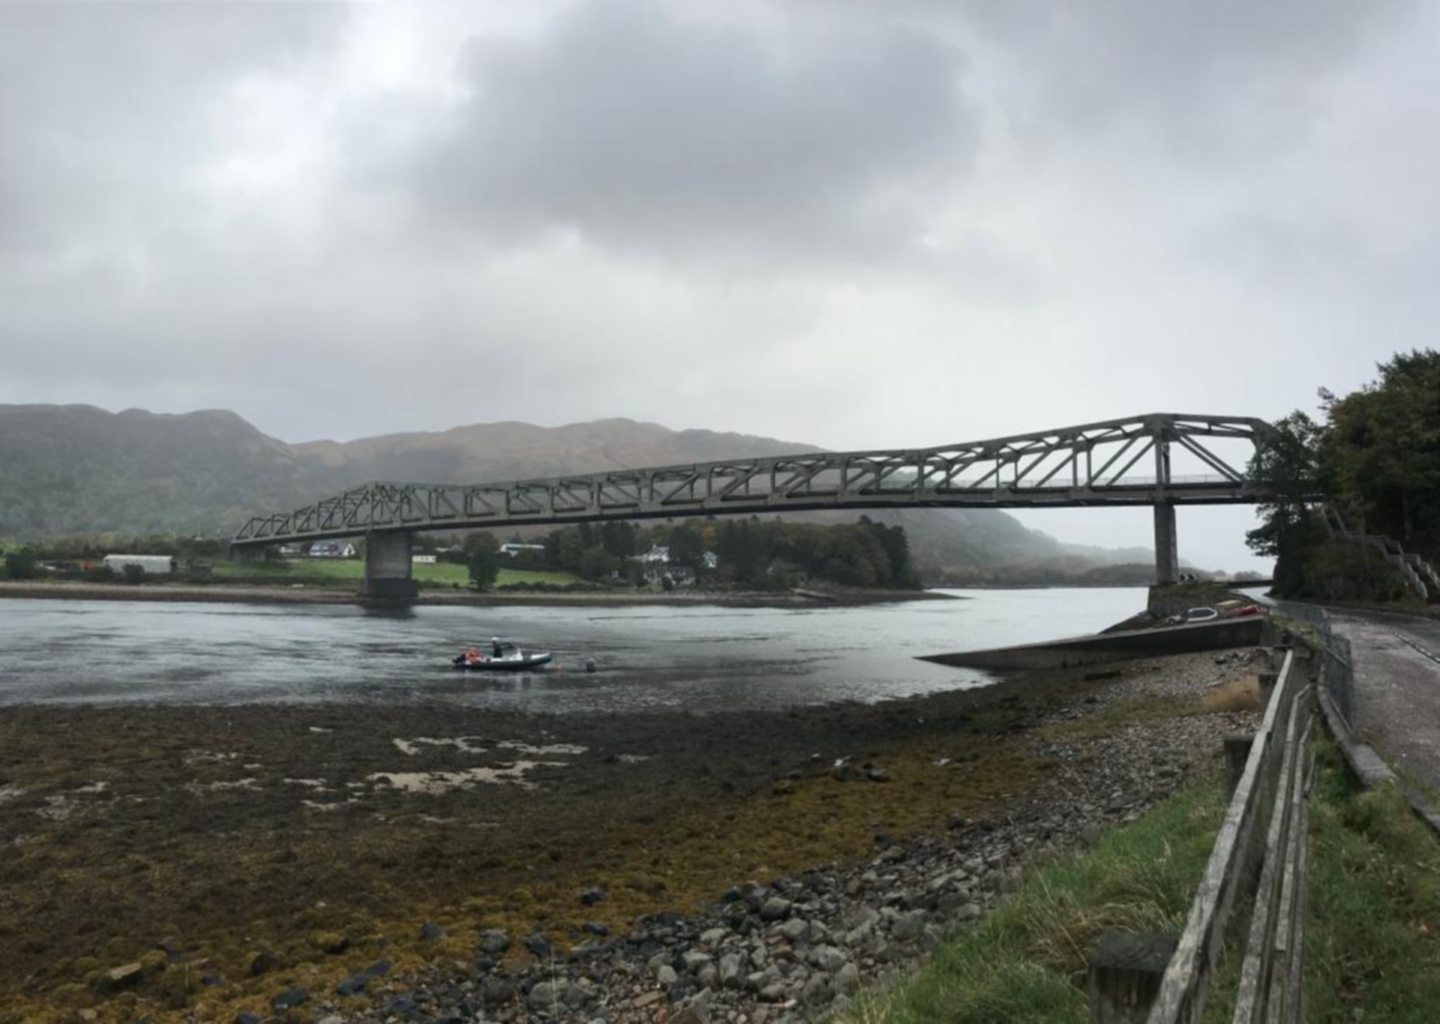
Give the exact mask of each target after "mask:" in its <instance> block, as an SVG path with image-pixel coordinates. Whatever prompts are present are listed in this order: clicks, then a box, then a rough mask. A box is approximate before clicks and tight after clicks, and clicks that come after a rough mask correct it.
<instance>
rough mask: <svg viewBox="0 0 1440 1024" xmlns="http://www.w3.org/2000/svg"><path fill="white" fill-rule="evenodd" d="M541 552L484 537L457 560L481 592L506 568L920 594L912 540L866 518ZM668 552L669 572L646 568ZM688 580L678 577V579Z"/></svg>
mask: <svg viewBox="0 0 1440 1024" xmlns="http://www.w3.org/2000/svg"><path fill="white" fill-rule="evenodd" d="M530 543H532V544H536V545H537V546H538V550H535V549H525V550H522V551H520V552H518V553H517V554H516V555H515V556H514V557H513V558H512V557H510V556H507V555H502V554H500V552H499V548H500V542H499V541H498V540H497V539H496V538H495V536H494V535H493V534H491V533H489V532H486V531H479V532H476V533H471V534H468V535H467V536H466V537H465V540H464V543H463V545H462V547H461V548H460V549H459V552H448V553H442V557H451V558H456V556H457V554H458V555H459V558H457V560H459V559H460V558H463V560H464V561H466V562H467V563H468V564H469V566H470V576H471V579H472V580H474V581H475V582H476V583H477V585H479V586H482V587H485V586H489V585H490V584H492V583H493V582H494V580H495V578H496V576H497V574H498V571H499V569H500V568H501V566H507V565H508V566H513V567H515V568H519V569H549V570H558V571H563V572H571V573H574V574H575V575H577V576H579V577H581V578H582V579H586V580H596V581H601V580H614V579H617V578H619V579H623V580H625V581H628V582H630V583H633V584H635V585H637V586H643V585H645V584H646V583H647V582H649V581H650V580H651V579H652V578H653V577H656V576H658V577H660V578H661V580H662V581H663V580H664V579H665V578H666V576H667V575H669V576H671V577H672V578H673V576H678V575H682V574H683V575H684V576H685V577H687V578H688V577H693V578H694V579H696V580H698V581H701V582H706V583H710V584H714V585H719V586H740V587H744V588H747V589H752V590H768V589H782V588H789V587H794V586H803V585H804V584H806V583H810V582H825V583H832V584H837V585H840V586H847V587H880V588H895V589H913V588H916V587H918V586H919V585H920V581H919V576H918V573H917V572H916V569H915V566H914V564H913V562H912V561H911V558H910V545H909V541H908V540H907V539H906V536H905V530H904V528H903V527H899V526H886V525H885V524H883V523H876V522H873V521H872V520H870V519H869V518H868V517H865V516H862V517H861V518H860V521H859V522H858V523H853V524H843V525H836V526H821V525H816V524H811V523H787V522H782V521H780V520H761V519H759V518H757V517H750V518H748V519H725V520H716V519H706V520H702V521H699V522H685V523H679V524H670V523H664V524H659V525H653V526H639V525H636V524H633V523H629V522H625V521H615V522H607V523H598V524H592V523H578V524H576V525H574V526H566V527H561V528H559V529H555V530H551V531H550V532H549V533H547V534H545V535H544V537H543V538H541V539H540V540H539V541H533V540H532V541H531V542H530ZM657 548H663V549H666V555H667V558H666V560H665V561H664V562H659V561H651V560H648V559H647V558H646V557H645V556H647V555H648V554H649V553H650V552H652V551H653V550H655V549H657ZM676 570H680V572H678V573H677V572H676Z"/></svg>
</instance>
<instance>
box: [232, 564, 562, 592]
mask: <svg viewBox="0 0 1440 1024" xmlns="http://www.w3.org/2000/svg"><path fill="white" fill-rule="evenodd" d="M411 572H412V573H413V574H414V577H415V581H416V582H417V583H419V584H420V585H421V586H422V587H454V586H459V587H462V588H463V587H467V586H469V585H470V576H469V572H468V570H467V568H466V566H463V565H455V564H453V563H450V562H437V563H435V564H434V565H415V566H412V567H411ZM364 575H365V563H364V562H363V561H361V560H360V559H358V558H310V559H296V560H295V561H291V562H217V563H216V564H215V577H216V579H220V580H226V581H229V582H232V583H234V582H241V581H244V582H247V583H276V584H282V585H283V584H290V583H304V584H306V585H307V586H315V587H327V586H328V587H334V586H340V585H348V584H351V583H354V584H357V585H358V584H359V582H360V580H361V579H362V578H363V577H364ZM537 583H543V584H548V585H550V586H557V587H563V586H568V585H570V584H577V583H578V584H582V585H583V584H584V583H585V581H584V580H582V579H581V578H580V577H579V576H576V575H575V574H574V573H569V572H548V571H545V570H541V569H501V570H500V575H499V577H498V578H497V579H496V580H495V585H496V586H497V587H503V586H506V585H521V586H534V585H535V584H537Z"/></svg>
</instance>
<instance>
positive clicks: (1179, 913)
mask: <svg viewBox="0 0 1440 1024" xmlns="http://www.w3.org/2000/svg"><path fill="white" fill-rule="evenodd" d="M1224 809H1225V792H1224V790H1223V788H1222V786H1221V784H1220V782H1219V781H1218V780H1216V779H1210V780H1206V781H1204V782H1202V783H1200V784H1198V785H1196V786H1193V787H1191V788H1188V789H1186V790H1183V791H1182V792H1180V793H1178V794H1176V795H1175V796H1173V797H1171V798H1170V799H1168V800H1166V801H1165V802H1163V803H1162V804H1160V805H1159V806H1158V807H1156V808H1155V809H1154V810H1153V811H1151V812H1150V813H1149V814H1147V815H1146V816H1145V817H1143V818H1142V819H1140V820H1139V821H1137V822H1135V823H1133V824H1131V825H1129V826H1126V827H1124V828H1121V829H1117V830H1115V831H1112V832H1110V833H1109V834H1107V835H1106V836H1104V837H1103V838H1102V839H1101V841H1100V842H1099V843H1097V844H1096V845H1095V846H1094V847H1093V848H1092V849H1090V850H1089V851H1087V852H1085V853H1083V854H1076V853H1072V854H1068V855H1062V856H1060V857H1058V858H1057V859H1055V860H1053V861H1051V862H1050V863H1048V864H1046V865H1043V866H1041V867H1038V868H1037V869H1035V870H1033V871H1032V872H1031V873H1030V874H1029V875H1028V876H1027V877H1026V879H1025V880H1024V881H1023V883H1022V884H1021V886H1020V888H1019V889H1018V890H1017V891H1016V892H1015V893H1014V894H1013V895H1012V896H1011V898H1010V899H1009V900H1007V901H1006V902H1005V903H1004V904H1003V905H1002V906H1001V907H1000V908H999V909H997V910H996V911H995V912H993V913H992V914H990V915H989V916H988V917H986V918H985V919H984V920H983V921H982V922H981V924H980V925H979V926H978V927H977V928H975V929H974V930H973V931H970V932H968V933H964V934H961V935H960V936H958V937H957V938H955V939H953V940H952V941H950V942H948V943H947V944H945V945H944V946H942V947H941V949H940V950H939V951H938V952H937V953H936V955H935V956H934V958H933V959H932V960H931V961H930V962H929V963H928V964H927V965H926V966H925V967H924V968H923V969H922V970H921V971H919V972H918V973H917V974H915V975H913V976H911V977H909V978H906V979H904V980H901V981H898V982H896V983H894V984H892V985H890V986H882V987H881V988H879V989H877V990H871V991H869V992H866V993H864V994H862V995H861V996H860V998H859V999H857V1001H856V1003H855V1006H854V1007H853V1009H852V1011H851V1014H850V1018H849V1019H850V1020H851V1021H854V1022H859V1024H933V1022H936V1021H943V1022H945V1024H970V1022H973V1024H982V1022H983V1024H992V1022H1001V1021H1006V1022H1011V1021H1013V1022H1028V1021H1034V1022H1041V1021H1044V1022H1047V1024H1049V1022H1063V1021H1073V1022H1075V1024H1083V1022H1085V1021H1088V1019H1089V1010H1088V1002H1087V998H1086V994H1085V990H1084V986H1085V974H1086V957H1087V956H1088V955H1089V954H1090V953H1091V952H1092V951H1093V950H1094V948H1095V945H1096V943H1097V941H1098V939H1099V937H1100V935H1101V933H1102V932H1105V931H1108V930H1111V929H1118V930H1123V931H1157V932H1164V931H1169V932H1179V930H1180V929H1181V928H1183V927H1184V924H1185V916H1186V914H1187V913H1188V912H1189V909H1190V903H1191V900H1192V899H1193V898H1194V895H1195V888H1196V886H1197V885H1198V884H1199V882H1200V876H1201V875H1202V874H1203V872H1204V870H1205V864H1206V861H1207V860H1208V859H1209V856H1210V848H1211V846H1212V844H1213V843H1214V839H1215V833H1216V831H1217V830H1218V829H1219V825H1220V819H1221V817H1222V815H1223V813H1224Z"/></svg>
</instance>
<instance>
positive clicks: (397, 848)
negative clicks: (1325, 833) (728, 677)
mask: <svg viewBox="0 0 1440 1024" xmlns="http://www.w3.org/2000/svg"><path fill="white" fill-rule="evenodd" d="M1263 657H1264V655H1263V653H1262V652H1258V651H1256V652H1243V653H1236V654H1221V655H1214V654H1206V655H1184V656H1177V657H1172V658H1164V659H1153V660H1149V661H1145V662H1136V663H1130V664H1127V665H1124V666H1119V667H1114V668H1108V669H1107V670H1106V671H1101V672H1095V671H1091V672H1089V673H1086V672H1083V671H1079V670H1070V671H1056V672H1048V673H1031V674H1027V675H1026V676H1023V677H1017V678H1015V679H1011V680H1008V681H1006V682H1004V683H1002V684H1000V685H997V686H994V687H988V688H985V689H983V690H979V691H969V692H963V691H956V692H952V693H946V694H940V695H936V696H932V697H928V698H924V699H918V700H907V701H896V702H889V703H886V704H879V705H871V706H856V705H842V706H836V707H830V708H822V709H813V710H809V711H806V712H804V713H803V714H802V713H797V712H779V713H771V714H748V715H744V716H740V715H735V716H730V715H714V716H703V717H696V716H690V715H674V714H663V713H652V714H646V715H619V714H617V715H607V716H594V717H589V716H565V717H562V718H547V717H537V716H518V715H517V716H504V715H500V716H497V715H494V714H490V715H486V716H483V717H482V716H478V715H476V716H469V717H467V715H466V713H465V712H464V711H457V710H456V709H453V708H449V709H430V708H395V707H384V708H357V707H348V706H347V707H338V706H324V707H310V708H274V707H271V708H260V707H235V708H215V709H208V708H207V709H178V708H170V709H164V708H144V709H124V708H108V709H107V708H92V709H58V708H24V709H13V708H12V709H5V710H4V711H3V712H0V733H3V735H0V740H3V741H4V742H3V743H0V907H3V908H6V910H5V915H6V916H4V917H3V918H0V942H3V943H4V944H6V945H7V947H9V948H11V949H12V950H14V954H13V955H12V958H11V960H10V962H8V963H6V964H0V986H3V987H0V1021H6V1022H7V1024H8V1022H12V1021H14V1022H18V1021H27V1022H28V1021H31V1020H36V1021H56V1022H59V1021H66V1022H70V1021H74V1020H77V1019H83V1020H87V1021H97V1022H103V1024H108V1022H111V1021H116V1022H118V1021H133V1020H139V1019H142V1018H145V1017H148V1018H149V1019H151V1020H153V1021H155V1022H157V1024H158V1022H164V1021H197V1022H198V1021H218V1022H225V1024H228V1022H230V1021H237V1022H241V1024H256V1022H259V1021H265V1022H270V1021H276V1020H279V1021H295V1022H305V1024H315V1022H320V1024H380V1022H428V1024H434V1022H438V1021H449V1022H459V1021H495V1022H504V1024H512V1022H521V1021H529V1020H545V1021H557V1022H558V1021H577V1022H592V1021H607V1022H616V1024H619V1022H629V1021H646V1022H651V1021H653V1022H657V1024H658V1022H660V1021H662V1020H665V1021H675V1020H677V1019H678V1018H677V1015H678V1014H680V1013H683V1012H686V1011H689V1012H690V1014H691V1015H690V1016H689V1017H687V1018H684V1019H688V1020H691V1021H694V1020H696V1019H698V1018H701V1017H703V1019H705V1020H708V1021H726V1022H733V1024H781V1022H792V1021H793V1022H796V1024H798V1022H799V1021H801V1020H811V1019H817V1018H824V1017H826V1016H830V1015H834V1014H835V1013H838V1012H841V1011H843V1010H844V1009H845V1008H846V1007H847V1006H849V1005H850V1000H851V999H852V997H853V995H854V993H855V991H856V989H857V987H858V986H859V985H861V984H864V983H866V982H872V981H875V980H877V979H881V978H883V977H885V976H886V975H887V974H889V973H890V972H893V971H896V970H897V969H900V968H902V967H903V966H905V965H907V964H910V963H912V962H914V961H915V960H917V959H919V958H922V957H924V956H925V955H926V954H927V953H928V952H929V951H930V950H931V949H933V948H934V945H935V943H936V941H937V940H938V938H939V937H940V936H941V935H942V934H944V933H945V932H946V931H948V930H950V929H954V928H963V927H966V926H967V924H968V923H969V922H972V921H976V920H978V919H980V918H981V917H982V916H983V915H984V914H985V912H986V911H987V909H988V908H989V907H990V906H992V905H993V903H994V902H995V901H996V900H997V899H999V898H1001V895H1002V894H1003V893H1004V892H1005V891H1006V890H1007V889H1008V888H1009V887H1010V886H1011V885H1012V884H1013V883H1014V881H1015V879H1016V878H1017V875H1018V872H1019V871H1020V870H1021V869H1022V867H1023V866H1024V865H1025V864H1026V863H1027V862H1028V861H1030V860H1031V859H1032V858H1033V857H1034V856H1035V855H1036V854H1037V853H1039V852H1040V851H1044V850H1049V849H1053V848H1056V847H1063V846H1069V845H1073V844H1084V843H1088V842H1090V841H1092V840H1093V839H1094V838H1095V837H1096V836H1098V835H1099V834H1100V833H1101V832H1102V831H1103V830H1104V829H1106V828H1108V827H1111V826H1113V825H1115V824H1117V823H1119V822H1123V821H1126V820H1128V819H1131V818H1133V817H1135V816H1137V815H1138V814H1140V813H1141V812H1142V811H1143V810H1144V809H1145V808H1146V807H1148V806H1150V805H1151V804H1152V803H1154V802H1155V801H1157V800H1159V799H1161V798H1162V797H1164V796H1165V795H1166V794H1168V793H1170V792H1171V791H1172V790H1173V789H1174V788H1176V787H1177V786H1178V785H1180V784H1181V782H1182V780H1184V779H1186V778H1188V777H1190V776H1192V775H1193V774H1194V773H1196V772H1197V771H1206V770H1210V769H1211V768H1212V767H1213V766H1214V765H1216V764H1217V762H1218V751H1219V749H1220V744H1221V737H1222V736H1223V735H1224V734H1225V733H1226V732H1230V731H1234V730H1236V729H1238V728H1241V727H1243V726H1245V724H1246V723H1247V722H1249V721H1250V720H1251V718H1252V715H1253V712H1251V711H1247V710H1230V709H1231V708H1234V707H1236V706H1237V705H1236V702H1235V701H1234V700H1233V699H1231V698H1233V696H1234V693H1235V692H1236V687H1243V686H1244V685H1246V684H1247V683H1253V678H1254V674H1255V673H1256V671H1258V670H1259V669H1261V668H1263V667H1264V666H1263V664H1262V661H1261V659H1263ZM1217 695H1226V699H1223V700H1215V699H1214V698H1215V697H1216V696H1217ZM1243 704H1244V701H1241V702H1240V706H1243ZM60 746H63V747H64V748H65V753H64V756H63V757H60V756H57V755H56V753H55V751H56V749H57V747H60ZM47 752H48V753H47ZM401 769H405V770H403V771H402V770H401ZM76 865H88V867H86V868H85V869H84V873H83V874H82V875H81V876H78V877H77V876H76V874H75V870H76ZM89 883H93V884H89Z"/></svg>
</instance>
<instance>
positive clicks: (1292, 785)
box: [1090, 649, 1314, 1024]
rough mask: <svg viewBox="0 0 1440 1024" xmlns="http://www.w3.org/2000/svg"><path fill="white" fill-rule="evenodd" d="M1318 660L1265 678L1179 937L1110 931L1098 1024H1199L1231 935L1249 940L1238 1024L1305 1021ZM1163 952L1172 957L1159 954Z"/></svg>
mask: <svg viewBox="0 0 1440 1024" xmlns="http://www.w3.org/2000/svg"><path fill="white" fill-rule="evenodd" d="M1309 653H1310V652H1309V651H1308V649H1298V650H1284V651H1283V661H1282V662H1281V665H1280V668H1279V671H1278V672H1276V673H1275V674H1274V675H1273V676H1269V677H1262V682H1268V683H1270V686H1271V689H1270V694H1269V698H1268V700H1267V701H1266V704H1265V713H1264V717H1263V719H1262V721H1261V723H1260V727H1259V728H1258V729H1257V730H1256V732H1255V734H1254V736H1252V737H1249V738H1248V744H1246V743H1245V741H1244V740H1243V739H1240V738H1238V737H1237V738H1232V740H1231V741H1230V742H1228V743H1227V749H1228V750H1229V751H1230V753H1231V756H1232V782H1233V784H1234V793H1233V795H1232V796H1231V798H1230V803H1229V806H1228V807H1227V808H1226V811H1225V818H1224V821H1223V823H1222V824H1221V826H1220V831H1219V834H1218V835H1217V836H1216V839H1215V846H1214V848H1213V849H1212V851H1211V854H1210V861H1209V863H1208V864H1207V865H1206V868H1205V874H1204V876H1203V877H1202V879H1201V881H1200V886H1199V888H1198V889H1197V890H1196V893H1195V900H1194V903H1193V904H1192V905H1191V908H1190V916H1189V918H1188V920H1187V922H1186V925H1185V930H1184V931H1183V932H1182V933H1181V934H1180V936H1179V938H1178V940H1177V939H1174V938H1173V937H1164V936H1152V937H1148V941H1147V940H1145V939H1141V940H1139V941H1135V937H1129V939H1131V940H1132V941H1116V937H1114V936H1111V937H1108V938H1107V940H1105V941H1102V944H1101V947H1100V949H1099V950H1098V951H1097V954H1096V956H1095V957H1094V958H1092V961H1091V969H1090V1002H1091V1011H1092V1019H1093V1020H1094V1021H1095V1022H1097V1024H1117V1022H1125V1024H1139V1022H1142V1021H1143V1022H1148V1024H1181V1022H1185V1024H1192V1022H1196V1021H1199V1020H1200V1017H1201V1014H1202V1013H1203V1012H1204V1009H1205V1000H1206V997H1207V995H1208V994H1209V989H1210V985H1211V981H1212V979H1213V977H1214V973H1215V969H1216V964H1217V963H1218V961H1219V958H1220V953H1221V950H1222V948H1224V946H1225V942H1226V937H1227V934H1229V935H1230V936H1232V937H1235V936H1237V935H1238V934H1239V933H1240V932H1243V933H1244V935H1245V944H1244V959H1243V961H1242V962H1241V965H1240V978H1239V986H1238V989H1237V991H1236V999H1235V1014H1234V1017H1233V1021H1234V1022H1235V1024H1253V1022H1260V1021H1264V1022H1279V1021H1285V1022H1293V1021H1298V1020H1300V977H1301V966H1302V962H1301V961H1302V957H1301V952H1302V945H1303V934H1304V919H1305V891H1306V855H1307V852H1308V844H1307V841H1306V836H1307V831H1308V827H1307V823H1308V799H1307V798H1308V795H1309V790H1310V783H1311V777H1312V773H1313V767H1314V766H1313V757H1312V756H1311V754H1310V734H1311V728H1312V726H1313V723H1314V717H1313V713H1312V708H1313V706H1314V699H1313V692H1314V691H1313V687H1312V686H1311V685H1310V683H1309V681H1308V680H1307V679H1306V678H1305V672H1304V671H1303V668H1304V667H1308V666H1309V665H1310V664H1311V660H1310V658H1309ZM1237 740H1238V742H1236V741H1237ZM1247 745H1248V753H1246V747H1247ZM1242 754H1243V756H1240V755H1242ZM1237 907H1239V908H1243V909H1244V910H1245V911H1246V912H1248V914H1249V919H1248V925H1246V924H1245V919H1244V918H1243V917H1242V918H1235V917H1234V912H1235V910H1236V909H1237ZM1232 919H1233V922H1234V923H1233V925H1232ZM1157 949H1159V950H1161V951H1163V952H1162V953H1160V954H1158V955H1157ZM1172 950H1173V952H1172Z"/></svg>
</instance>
